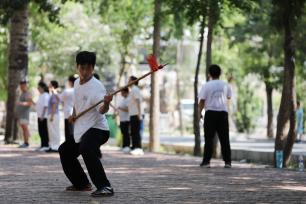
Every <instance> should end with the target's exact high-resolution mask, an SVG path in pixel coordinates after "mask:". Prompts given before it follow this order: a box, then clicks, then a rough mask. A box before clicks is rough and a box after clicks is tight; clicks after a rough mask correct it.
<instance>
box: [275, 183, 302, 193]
mask: <svg viewBox="0 0 306 204" xmlns="http://www.w3.org/2000/svg"><path fill="white" fill-rule="evenodd" d="M272 188H273V189H282V190H291V191H303V192H306V186H300V185H299V186H296V185H290V186H289V185H281V186H273V187H272Z"/></svg>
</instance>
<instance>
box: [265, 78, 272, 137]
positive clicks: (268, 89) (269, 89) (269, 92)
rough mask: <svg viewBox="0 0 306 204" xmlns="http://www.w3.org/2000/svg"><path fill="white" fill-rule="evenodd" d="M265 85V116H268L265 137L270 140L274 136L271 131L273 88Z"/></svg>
mask: <svg viewBox="0 0 306 204" xmlns="http://www.w3.org/2000/svg"><path fill="white" fill-rule="evenodd" d="M265 85H266V94H267V116H268V123H267V137H268V138H269V139H272V138H273V136H274V130H273V104H272V93H273V87H272V86H271V85H269V84H268V82H266V83H265Z"/></svg>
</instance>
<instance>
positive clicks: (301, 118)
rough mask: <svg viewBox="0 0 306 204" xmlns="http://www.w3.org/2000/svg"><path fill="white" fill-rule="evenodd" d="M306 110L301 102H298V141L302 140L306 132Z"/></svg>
mask: <svg viewBox="0 0 306 204" xmlns="http://www.w3.org/2000/svg"><path fill="white" fill-rule="evenodd" d="M303 123H304V110H303V107H301V104H300V102H299V101H298V102H297V107H296V134H297V135H296V142H302V136H303V132H304V127H303V125H304V124H303Z"/></svg>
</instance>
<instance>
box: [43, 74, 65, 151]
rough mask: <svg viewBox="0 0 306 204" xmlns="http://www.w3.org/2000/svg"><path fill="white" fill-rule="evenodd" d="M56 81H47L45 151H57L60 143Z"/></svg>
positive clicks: (58, 101)
mask: <svg viewBox="0 0 306 204" xmlns="http://www.w3.org/2000/svg"><path fill="white" fill-rule="evenodd" d="M57 89H58V82H57V81H55V80H52V81H50V83H49V93H50V98H49V105H48V122H47V124H48V135H49V147H50V148H49V150H46V152H58V147H59V146H60V144H61V135H60V116H59V103H60V100H59V96H58V93H57Z"/></svg>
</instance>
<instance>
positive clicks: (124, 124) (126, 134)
mask: <svg viewBox="0 0 306 204" xmlns="http://www.w3.org/2000/svg"><path fill="white" fill-rule="evenodd" d="M121 95H122V99H121V101H120V103H119V106H118V108H117V110H118V112H119V118H120V130H121V133H122V151H123V152H124V153H129V152H130V116H129V109H128V106H129V89H128V88H125V89H123V90H122V91H121Z"/></svg>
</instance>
